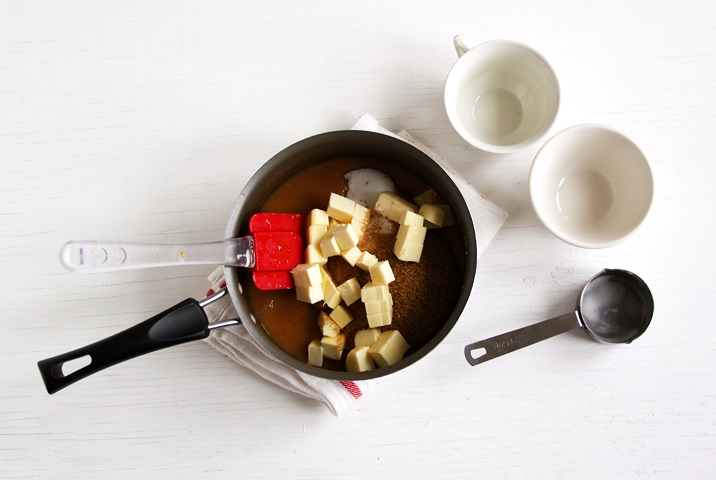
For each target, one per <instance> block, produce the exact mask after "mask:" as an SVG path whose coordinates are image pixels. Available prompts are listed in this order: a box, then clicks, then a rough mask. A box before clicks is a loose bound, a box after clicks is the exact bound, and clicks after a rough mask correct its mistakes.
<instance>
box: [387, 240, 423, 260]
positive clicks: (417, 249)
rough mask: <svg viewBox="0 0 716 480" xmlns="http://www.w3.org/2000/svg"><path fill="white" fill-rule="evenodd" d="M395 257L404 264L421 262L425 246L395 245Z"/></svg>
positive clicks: (413, 244) (411, 244)
mask: <svg viewBox="0 0 716 480" xmlns="http://www.w3.org/2000/svg"><path fill="white" fill-rule="evenodd" d="M394 252H395V256H396V257H398V258H399V259H400V260H402V261H404V262H416V263H417V262H419V261H420V256H421V255H422V254H423V245H422V244H420V243H405V244H401V245H398V244H397V243H396V244H395V250H394Z"/></svg>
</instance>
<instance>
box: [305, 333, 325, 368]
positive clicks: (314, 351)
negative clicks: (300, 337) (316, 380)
mask: <svg viewBox="0 0 716 480" xmlns="http://www.w3.org/2000/svg"><path fill="white" fill-rule="evenodd" d="M308 364H309V365H313V366H314V367H322V366H323V347H322V346H321V341H320V340H318V339H316V340H312V341H311V343H309V344H308Z"/></svg>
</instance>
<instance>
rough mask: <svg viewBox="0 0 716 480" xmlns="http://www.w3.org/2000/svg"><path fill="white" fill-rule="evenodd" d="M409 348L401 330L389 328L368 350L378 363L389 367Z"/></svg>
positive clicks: (380, 365)
mask: <svg viewBox="0 0 716 480" xmlns="http://www.w3.org/2000/svg"><path fill="white" fill-rule="evenodd" d="M409 349H410V345H408V342H406V341H405V338H403V336H402V335H401V334H400V332H399V331H397V330H389V331H387V332H383V333H381V334H380V336H379V337H378V340H376V341H375V343H373V345H371V346H370V349H369V350H368V352H369V353H370V356H371V357H372V358H373V361H374V362H375V364H376V365H378V366H379V367H387V366H389V365H393V364H394V363H396V362H398V361H399V360H401V359H402V358H403V355H405V353H406V352H407V351H408V350H409ZM324 355H325V353H324Z"/></svg>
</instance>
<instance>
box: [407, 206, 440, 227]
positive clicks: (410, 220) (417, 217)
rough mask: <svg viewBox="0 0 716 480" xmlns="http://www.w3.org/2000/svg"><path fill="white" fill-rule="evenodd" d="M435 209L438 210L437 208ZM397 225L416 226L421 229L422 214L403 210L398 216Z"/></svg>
mask: <svg viewBox="0 0 716 480" xmlns="http://www.w3.org/2000/svg"><path fill="white" fill-rule="evenodd" d="M421 208H422V207H421ZM437 208H439V207H437ZM398 223H399V224H401V225H416V226H418V227H422V226H423V216H422V214H417V213H415V212H411V211H410V210H405V211H404V212H403V213H402V214H401V215H400V219H399V221H398Z"/></svg>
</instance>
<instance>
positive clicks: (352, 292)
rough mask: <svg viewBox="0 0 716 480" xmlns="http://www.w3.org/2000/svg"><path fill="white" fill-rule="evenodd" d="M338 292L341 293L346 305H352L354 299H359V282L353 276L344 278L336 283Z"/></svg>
mask: <svg viewBox="0 0 716 480" xmlns="http://www.w3.org/2000/svg"><path fill="white" fill-rule="evenodd" d="M338 292H339V293H340V294H341V297H342V298H343V301H344V302H346V305H349V306H350V305H352V304H353V303H354V302H355V301H356V300H358V299H360V284H359V283H358V280H356V279H355V278H351V279H349V280H346V281H345V282H343V283H341V284H340V285H338Z"/></svg>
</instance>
